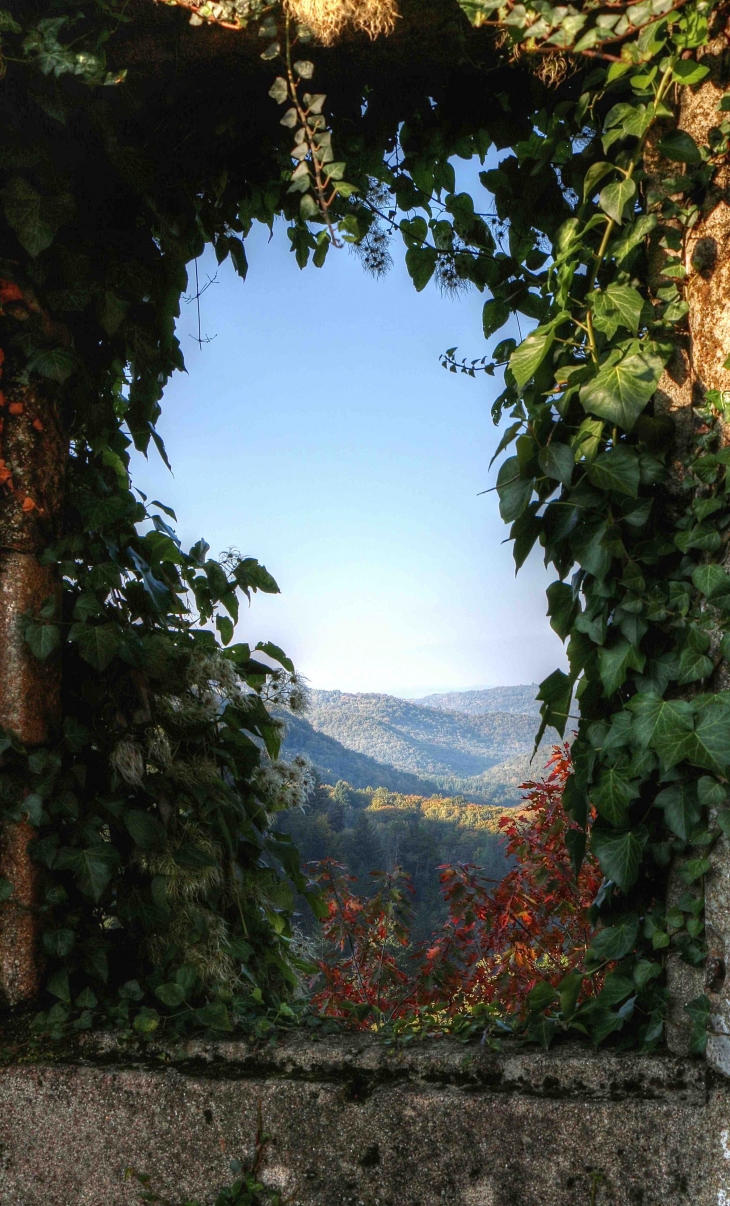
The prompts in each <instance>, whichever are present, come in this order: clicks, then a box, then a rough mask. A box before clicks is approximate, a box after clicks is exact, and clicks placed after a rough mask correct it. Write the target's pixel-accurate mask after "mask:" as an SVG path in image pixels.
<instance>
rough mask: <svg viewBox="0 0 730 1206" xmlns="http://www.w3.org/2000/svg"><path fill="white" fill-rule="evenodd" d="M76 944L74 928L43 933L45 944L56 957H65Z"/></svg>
mask: <svg viewBox="0 0 730 1206" xmlns="http://www.w3.org/2000/svg"><path fill="white" fill-rule="evenodd" d="M75 944H76V935H75V934H74V932H73V930H51V931H50V932H46V933H45V934H44V935H43V946H44V947H45V949H46V951H47V952H48V954H49V955H53V957H54V959H65V958H66V956H67V955H70V954H71V951H72V950H73V948H74V946H75Z"/></svg>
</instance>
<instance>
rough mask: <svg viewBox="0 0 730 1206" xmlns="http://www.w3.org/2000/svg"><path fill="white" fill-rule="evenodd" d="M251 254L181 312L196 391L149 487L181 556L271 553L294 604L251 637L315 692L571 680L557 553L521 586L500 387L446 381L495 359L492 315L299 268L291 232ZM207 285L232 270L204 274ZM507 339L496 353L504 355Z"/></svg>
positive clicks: (395, 286) (395, 274)
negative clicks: (192, 549) (474, 362)
mask: <svg viewBox="0 0 730 1206" xmlns="http://www.w3.org/2000/svg"><path fill="white" fill-rule="evenodd" d="M267 240H268V231H266V230H265V229H263V228H257V229H255V230H254V232H252V234H251V236H250V237H249V239H248V240H247V244H246V247H247V253H248V258H249V264H250V268H249V274H248V278H247V280H246V282H245V283H243V282H241V280H240V279H239V278H238V277H237V276H235V274H234V272H233V270H232V268H231V267H230V265H229V264H225V265H223V267H222V268H221V269H219V270H218V277H217V281H216V283H214V284H213V285H212V286H211V287H210V288H209V289H208V290H207V291H206V292H205V293H204V295H203V297H202V298H201V311H202V327H203V334H204V335H205V334H208V335H211V336H215V338H214V339H213V340H212V342H211V343H208V344H204V346H203V348H202V349H200V348H199V347H198V346H197V344H196V343H195V342H194V340H193V339H192V338H191V332H193V331H194V330H195V329H196V323H197V318H196V315H195V306H194V304H193V305H183V311H184V312H183V314H182V317H181V323H180V338H181V342H182V346H183V350H184V354H185V359H186V363H187V369H188V372H187V375H184V374H177V376H176V377H175V379H174V380H173V381H172V382H171V384H170V385H169V386H168V389H167V392H166V395H165V398H164V400H163V415H162V419H161V422H160V431H161V434H162V435H163V438H164V440H165V442H166V445H167V450H168V454H169V456H170V460H171V463H172V467H173V473H174V476H170V474H169V473H168V471H167V470H166V469H165V468H164V466H163V465H162V463H161V462H160V460H159V458H158V457H157V455H156V453H155V452H154V450H151V451H150V458H149V461H148V462H146V461H145V460H144V459H143V458H141V457H137V458H136V460H135V466H134V482H135V484H136V485H137V486H139V487H140V488H141V489H143V490H145V491H146V492H148V493H149V495H150V497H152V498H160V499H162V500H163V501H164V502H167V503H168V504H169V505H171V506H172V507H174V508H175V510H176V512H177V516H178V531H179V533H180V535H181V537H182V539H183V541H184V542H189V543H192V542H193V541H194V540H196V539H197V538H198V537H199V536H201V535H204V536H205V538H206V540H207V541H208V542H209V544H210V545H211V546H212V549H213V552H214V553H217V552H218V551H220V550H222V549H226V548H228V547H230V546H235V547H236V548H238V549H239V550H241V551H242V552H243V553H245V554H250V555H253V556H256V557H258V558H259V560H260V561H262V562H263V563H264V564H265V565H266V566H267V568H268V569H269V570H270V571H271V573H273V574H274V576H275V578H276V579H277V581H278V583H279V586H280V588H281V591H282V593H281V595H279V596H274V597H267V596H261V595H257V596H255V597H254V600H253V604H252V606H251V609H250V610H248V609H247V608H245V607H244V608H243V609H242V618H241V622H240V624H239V628H238V634H237V635H238V639H240V640H250V641H252V642H255V641H256V640H259V639H268V640H273V641H275V642H277V643H278V644H280V645H281V646H283V647H284V648H285V649H286V650H287V652H289V653H290V655H291V656H292V657H293V658H294V660H295V662H296V664H297V667H298V669H299V670H300V671H301V672H302V673H303V674H304V675H305V676H306V677H307V678H308V679H309V680H310V682H311V684H312V685H313V686H315V687H326V688H335V687H337V688H340V689H341V690H346V691H384V692H389V693H392V694H403V695H418V694H424V693H427V692H430V691H437V690H451V689H459V688H469V687H474V686H496V685H501V684H510V683H525V682H532V681H539V680H540V679H541V678H542V677H544V676H545V675H546V674H548V673H549V672H550V671H551V670H553V669H554V668H555V667H556V666H557V665H562V664H563V656H562V649H561V645H560V642H559V641H558V639H557V637H556V636H555V635H554V634H553V633H552V631H551V629H550V628H549V626H548V623H547V620H546V619H545V601H544V588H545V585H546V584H547V582H548V581H549V579H548V578H547V577H546V575H545V572H544V570H543V568H542V563H541V560H540V557H539V554H537V553H535V554H533V557H532V558H531V561H530V562H528V564H527V565H526V566H525V567H524V568H523V570H521V571H520V574H519V576H518V577H517V579H515V576H514V567H513V562H512V555H511V551H510V546H509V545H507V544H502V543H501V542H502V541H503V540H504V537H505V535H506V528H505V527H504V525H503V524H502V522H501V520H500V518H499V513H498V509H497V497H496V494H494V493H491V494H485V495H482V496H481V497H479V491H481V490H484V489H485V488H486V487H488V486H491V485H493V484H494V481H495V476H496V469H497V466H496V464H495V466H494V467H493V468H492V470H491V471H489V470H488V464H489V460H490V458H491V456H492V453H493V451H494V449H495V447H496V444H497V441H498V439H499V433H498V432H497V430H496V429H495V428H494V426H493V425H492V421H491V417H490V413H489V409H490V404H491V401H492V398H493V397H494V396H495V394H496V393H498V392H499V390H500V388H501V385H500V384H499V383H498V382H497V381H496V380H493V379H491V378H489V377H484V376H482V377H479V378H477V380H472V379H470V378H468V377H465V376H461V375H458V376H455V375H453V374H450V373H447V372H445V371H444V370H443V369H442V368H441V367H440V366H439V353H440V352H441V351H442V350H444V349H445V348H448V347H452V346H453V345H455V344H456V345H458V347H459V349H460V351H463V353H464V354H468V355H469V356H470V357H471V356H481V355H483V353H484V352H485V350H486V346H485V343H484V339H483V335H482V331H481V308H482V301H483V298H482V297H481V296H480V295H479V294H478V293H477V292H476V291H470V292H467V293H466V294H463V295H462V296H460V297H459V298H457V299H456V300H454V299H452V298H448V297H443V296H442V295H441V294H440V293H439V291H438V289H437V288H436V287H435V286H434V285H433V283H432V284H430V285H429V286H428V287H427V288H426V290H425V291H424V292H423V293H421V294H417V293H416V292H415V290H414V288H413V286H412V284H411V282H410V280H409V278H408V276H407V273H406V271H405V267H404V265H403V250H402V246H401V245H400V241H399V242H398V243H397V244H396V245H395V246H394V256H393V258H394V261H395V262H394V266H393V269H392V270H391V272H390V273H389V274H388V275H387V276H386V277H385V278H383V279H381V280H374V279H373V278H372V277H370V276H368V275H367V274H366V273H365V272H364V271H363V269H362V267H361V265H360V261H359V260H358V259H357V257H356V256H355V255H353V254H352V253H351V252H349V251H347V250H343V251H339V252H337V251H334V250H331V251H330V254H329V257H328V260H327V263H326V264H325V266H324V268H323V269H321V270H317V269H314V268H311V267H308V268H307V269H306V270H305V271H304V272H300V270H299V269H298V268H297V266H296V263H295V262H294V257H293V255H292V254H291V253H290V252H289V242H288V239H287V238H286V233H285V230H284V228H283V226H280V227H278V228H275V236H274V238H273V240H272V241H271V242H270V243H269V242H267ZM199 271H200V278H201V283H202V282H203V281H204V280H205V278H206V275H207V273H208V272H211V273H212V272H215V263H214V261H213V260H211V261H208V260H207V259H206V260H204V261H201V262H200V264H199ZM494 342H496V340H492V341H491V343H490V345H489V346H490V347H491V346H492V344H493V343H494Z"/></svg>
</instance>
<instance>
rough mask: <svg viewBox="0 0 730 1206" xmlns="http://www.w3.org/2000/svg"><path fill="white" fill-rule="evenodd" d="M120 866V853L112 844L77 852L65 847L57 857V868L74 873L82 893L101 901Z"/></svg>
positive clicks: (103, 843) (101, 844) (100, 844)
mask: <svg viewBox="0 0 730 1206" xmlns="http://www.w3.org/2000/svg"><path fill="white" fill-rule="evenodd" d="M118 865H119V851H118V850H117V849H116V848H115V847H114V846H112V845H111V843H110V842H99V843H98V844H97V845H95V846H87V847H86V848H85V849H82V850H76V849H73V848H72V847H70V846H63V847H62V848H61V849H60V850H59V852H58V854H57V855H56V862H55V866H56V868H57V870H60V871H73V872H74V874H75V875H76V878H77V880H78V885H79V887H80V889H81V891H82V892H84V893H85V895H87V896H91V897H93V899H94V900H100V899H101V896H102V894H103V892H104V889H105V888H106V887H107V885H108V884H109V882H110V881H111V878H112V875H113V874H114V872H115V870H116V868H117V866H118Z"/></svg>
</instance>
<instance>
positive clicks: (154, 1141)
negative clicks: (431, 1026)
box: [0, 1036, 730, 1206]
mask: <svg viewBox="0 0 730 1206" xmlns="http://www.w3.org/2000/svg"><path fill="white" fill-rule="evenodd" d="M259 1108H260V1109H261V1113H262V1117H263V1122H264V1127H265V1130H266V1132H267V1133H268V1134H269V1135H270V1136H271V1140H270V1143H269V1145H268V1147H267V1150H266V1157H265V1163H264V1170H265V1171H264V1173H263V1177H264V1180H266V1181H267V1182H268V1183H269V1184H271V1185H273V1186H277V1187H279V1188H280V1189H281V1190H282V1193H283V1199H284V1202H285V1203H286V1204H287V1206H673V1204H674V1203H677V1204H678V1206H684V1204H685V1203H686V1204H687V1206H690V1204H691V1206H730V1137H729V1132H730V1086H728V1084H727V1082H725V1081H721V1080H719V1079H717V1078H716V1077H715V1074H713V1073H712V1072H711V1071H709V1070H708V1068H707V1067H706V1065H705V1064H704V1063H703V1062H702V1061H700V1060H689V1059H681V1058H678V1057H673V1056H667V1055H655V1056H637V1055H631V1054H628V1055H611V1054H607V1053H605V1052H601V1053H599V1054H594V1053H592V1052H590V1051H586V1050H585V1048H583V1047H577V1046H572V1045H571V1046H564V1047H561V1048H558V1049H556V1050H554V1051H553V1052H550V1053H548V1054H543V1053H538V1052H536V1051H534V1050H519V1049H517V1048H515V1049H509V1048H508V1049H506V1050H505V1051H504V1052H503V1053H493V1052H489V1051H485V1050H483V1049H481V1048H480V1047H478V1046H475V1045H462V1044H460V1043H458V1042H455V1041H451V1040H431V1041H428V1042H425V1043H422V1044H418V1045H416V1046H414V1047H409V1048H406V1049H405V1050H403V1049H400V1050H398V1049H395V1048H393V1047H386V1046H385V1045H384V1044H382V1043H381V1042H379V1041H378V1040H377V1039H374V1038H370V1037H360V1036H349V1037H337V1038H323V1039H320V1040H319V1041H312V1040H311V1039H306V1040H305V1039H303V1038H301V1037H291V1038H287V1039H286V1040H284V1041H282V1042H280V1043H278V1044H276V1045H271V1046H268V1047H266V1048H264V1049H261V1048H259V1049H254V1048H252V1047H249V1046H247V1045H246V1044H244V1043H238V1042H235V1043H234V1042H230V1043H217V1044H206V1043H202V1042H200V1041H195V1042H190V1043H188V1044H186V1045H185V1046H184V1047H183V1048H180V1049H176V1050H167V1051H166V1050H164V1049H163V1048H151V1049H149V1050H148V1052H147V1054H146V1056H145V1058H144V1059H142V1058H140V1057H137V1058H135V1057H134V1056H132V1055H130V1054H129V1053H124V1052H123V1051H122V1050H121V1049H119V1048H118V1046H117V1044H116V1042H115V1041H114V1040H109V1042H108V1043H107V1044H106V1045H105V1046H99V1044H98V1041H97V1040H93V1043H92V1042H90V1043H89V1045H88V1047H87V1048H86V1050H85V1052H84V1051H83V1049H82V1056H81V1058H80V1059H77V1060H74V1062H70V1061H69V1062H64V1061H61V1062H53V1063H48V1062H46V1063H26V1064H17V1063H16V1064H12V1065H8V1066H5V1067H3V1068H1V1069H0V1204H1V1206H131V1204H132V1203H135V1202H137V1201H138V1193H139V1186H135V1183H133V1182H132V1181H131V1180H129V1179H125V1169H126V1168H127V1167H129V1166H132V1167H134V1168H136V1169H137V1170H138V1171H140V1172H147V1173H150V1174H151V1175H152V1177H153V1179H154V1183H155V1186H156V1187H157V1188H158V1190H159V1191H161V1192H163V1193H166V1194H169V1195H170V1197H171V1198H172V1200H173V1202H175V1203H178V1202H182V1201H184V1199H185V1198H186V1197H190V1196H195V1197H199V1198H200V1199H201V1200H202V1201H204V1202H210V1201H211V1200H212V1199H213V1198H214V1197H215V1192H216V1190H217V1189H218V1188H219V1187H220V1186H221V1185H223V1184H226V1183H227V1182H228V1181H229V1180H230V1173H229V1169H228V1161H229V1159H230V1158H231V1157H234V1156H236V1157H246V1156H247V1155H248V1156H250V1154H251V1152H252V1149H253V1141H254V1137H255V1134H256V1124H257V1114H258V1110H259Z"/></svg>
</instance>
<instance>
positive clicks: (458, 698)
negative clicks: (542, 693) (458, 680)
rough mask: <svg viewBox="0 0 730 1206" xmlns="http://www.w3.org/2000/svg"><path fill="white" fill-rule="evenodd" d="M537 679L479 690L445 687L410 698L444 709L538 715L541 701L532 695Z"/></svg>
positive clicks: (479, 713) (534, 691) (425, 705)
mask: <svg viewBox="0 0 730 1206" xmlns="http://www.w3.org/2000/svg"><path fill="white" fill-rule="evenodd" d="M538 690H539V688H538V686H537V683H531V684H530V685H529V686H523V687H487V688H485V689H484V690H480V691H446V692H444V693H443V694H440V695H424V696H423V698H422V699H414V700H413V702H414V703H417V704H421V706H422V707H426V708H439V709H440V710H441V711H444V712H467V713H468V714H469V715H470V716H480V715H482V714H483V713H485V712H519V713H521V714H522V715H524V716H539V714H540V705H539V703H538V702H537V700H536V698H535V696H536V695H537V692H538Z"/></svg>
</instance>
